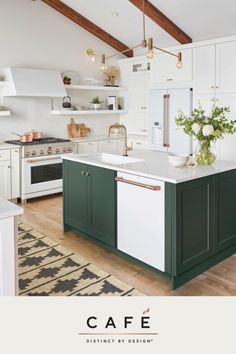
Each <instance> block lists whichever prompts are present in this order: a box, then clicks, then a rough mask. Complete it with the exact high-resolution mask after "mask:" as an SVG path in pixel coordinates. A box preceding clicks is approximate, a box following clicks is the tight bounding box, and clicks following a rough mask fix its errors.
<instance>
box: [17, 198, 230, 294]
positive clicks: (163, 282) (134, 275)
mask: <svg viewBox="0 0 236 354" xmlns="http://www.w3.org/2000/svg"><path fill="white" fill-rule="evenodd" d="M21 219H22V221H23V222H24V223H26V224H28V225H29V226H31V227H32V228H35V229H37V230H38V231H40V232H42V233H44V234H45V235H46V236H48V237H50V238H51V239H53V240H56V241H57V242H58V243H60V244H61V245H62V246H64V247H66V248H68V249H70V250H71V251H73V252H76V253H79V254H80V255H81V256H84V257H85V258H87V259H88V260H89V261H90V262H91V263H93V264H95V265H97V266H98V267H100V268H101V269H102V270H104V271H107V272H109V273H110V274H112V275H114V276H115V277H117V278H119V279H120V280H122V281H124V282H126V283H128V284H130V285H132V286H133V287H135V288H136V289H137V290H139V291H141V292H142V293H144V294H146V295H150V296H160V295H162V296H163V295H172V296H203V295H206V296H220V295H228V296H231V295H236V254H234V255H233V256H232V257H230V258H228V259H226V260H225V261H223V262H221V263H219V264H217V265H216V266H214V267H212V268H211V269H210V270H208V271H207V272H205V273H203V274H201V275H199V276H198V277H196V278H195V279H193V280H191V281H189V282H188V283H187V284H185V285H183V286H182V287H180V288H179V289H178V290H177V291H171V286H170V281H169V280H168V279H166V278H164V277H162V276H160V275H157V274H154V273H153V272H151V271H148V270H145V269H143V268H142V267H140V266H138V265H136V264H134V263H132V262H130V261H127V260H125V259H123V258H122V257H120V256H118V255H116V254H114V253H112V252H111V251H108V250H106V249H104V248H102V247H100V246H98V245H96V244H95V243H93V242H92V241H89V240H86V239H85V238H83V237H82V236H80V235H78V234H75V233H74V232H71V231H70V232H67V233H64V232H63V228H62V197H61V196H58V195H56V196H47V197H42V198H37V199H32V200H29V201H28V203H27V204H26V205H25V206H24V215H23V216H22V218H21Z"/></svg>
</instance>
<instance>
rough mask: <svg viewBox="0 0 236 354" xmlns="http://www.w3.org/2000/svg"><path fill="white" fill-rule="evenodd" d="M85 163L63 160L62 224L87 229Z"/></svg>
mask: <svg viewBox="0 0 236 354" xmlns="http://www.w3.org/2000/svg"><path fill="white" fill-rule="evenodd" d="M85 171H86V165H84V164H81V163H78V162H73V161H67V160H64V161H63V194H64V224H65V225H69V226H72V227H75V228H78V229H79V230H81V231H84V232H86V231H87V224H88V218H87V191H86V180H87V178H86V176H85V174H84V172H85Z"/></svg>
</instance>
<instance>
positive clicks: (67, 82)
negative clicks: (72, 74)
mask: <svg viewBox="0 0 236 354" xmlns="http://www.w3.org/2000/svg"><path fill="white" fill-rule="evenodd" d="M63 83H64V85H70V84H71V78H69V77H67V76H64V77H63Z"/></svg>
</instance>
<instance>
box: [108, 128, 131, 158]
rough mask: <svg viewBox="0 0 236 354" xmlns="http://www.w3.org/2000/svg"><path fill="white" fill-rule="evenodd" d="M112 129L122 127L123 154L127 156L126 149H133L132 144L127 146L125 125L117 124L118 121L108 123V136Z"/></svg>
mask: <svg viewBox="0 0 236 354" xmlns="http://www.w3.org/2000/svg"><path fill="white" fill-rule="evenodd" d="M112 129H123V130H124V132H125V134H124V135H125V145H124V147H123V156H128V151H131V150H132V149H133V146H132V144H131V146H128V142H127V129H126V126H125V125H123V124H118V123H117V124H116V123H115V124H112V125H110V127H109V130H108V138H110V135H111V130H112Z"/></svg>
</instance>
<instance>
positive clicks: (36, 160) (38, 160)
mask: <svg viewBox="0 0 236 354" xmlns="http://www.w3.org/2000/svg"><path fill="white" fill-rule="evenodd" d="M53 160H60V161H62V158H61V157H60V156H58V157H49V158H46V159H35V160H26V162H27V163H38V162H44V161H53Z"/></svg>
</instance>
